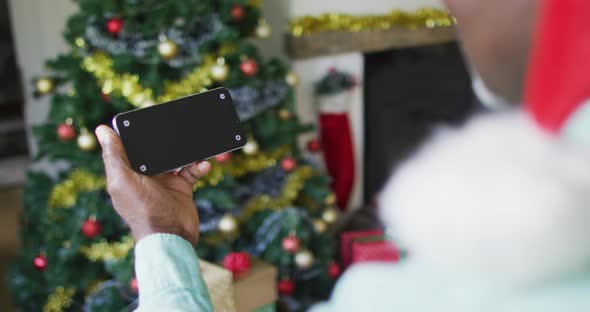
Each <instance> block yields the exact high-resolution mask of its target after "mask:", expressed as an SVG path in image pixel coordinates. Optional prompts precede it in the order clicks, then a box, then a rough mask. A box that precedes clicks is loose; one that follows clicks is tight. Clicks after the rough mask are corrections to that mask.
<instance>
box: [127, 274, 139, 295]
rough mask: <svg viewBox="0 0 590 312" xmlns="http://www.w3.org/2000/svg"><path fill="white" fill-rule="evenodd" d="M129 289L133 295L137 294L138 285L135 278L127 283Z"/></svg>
mask: <svg viewBox="0 0 590 312" xmlns="http://www.w3.org/2000/svg"><path fill="white" fill-rule="evenodd" d="M129 288H131V290H132V291H133V292H134V293H138V292H139V284H138V283H137V278H135V277H134V278H132V279H131V281H130V282H129Z"/></svg>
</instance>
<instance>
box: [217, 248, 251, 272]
mask: <svg viewBox="0 0 590 312" xmlns="http://www.w3.org/2000/svg"><path fill="white" fill-rule="evenodd" d="M223 266H224V267H225V268H226V269H228V270H230V271H231V272H232V273H233V274H241V273H245V272H247V271H248V270H250V255H249V254H248V253H246V252H230V253H229V254H228V255H227V256H225V258H224V259H223Z"/></svg>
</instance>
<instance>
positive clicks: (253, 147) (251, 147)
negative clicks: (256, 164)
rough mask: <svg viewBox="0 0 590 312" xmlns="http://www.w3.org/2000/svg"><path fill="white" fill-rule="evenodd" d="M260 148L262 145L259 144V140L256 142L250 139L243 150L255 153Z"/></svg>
mask: <svg viewBox="0 0 590 312" xmlns="http://www.w3.org/2000/svg"><path fill="white" fill-rule="evenodd" d="M259 150H260V146H259V145H258V142H256V141H255V140H254V139H249V140H248V142H246V145H244V147H243V148H242V151H243V152H244V154H246V155H254V154H256V153H258V151H259Z"/></svg>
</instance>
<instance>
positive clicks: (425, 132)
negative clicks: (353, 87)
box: [363, 42, 478, 204]
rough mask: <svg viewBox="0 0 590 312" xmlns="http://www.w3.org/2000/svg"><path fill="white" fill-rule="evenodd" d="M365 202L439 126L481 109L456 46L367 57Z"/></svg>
mask: <svg viewBox="0 0 590 312" xmlns="http://www.w3.org/2000/svg"><path fill="white" fill-rule="evenodd" d="M364 62H365V74H364V75H365V77H364V84H365V88H364V92H365V93H364V112H365V117H364V119H365V122H364V124H365V129H364V130H365V134H364V136H365V147H364V168H365V169H364V192H363V193H364V196H363V197H364V202H365V204H369V203H372V202H373V199H374V196H375V195H376V193H377V192H378V191H379V190H380V189H381V188H382V186H383V185H384V183H385V182H386V180H387V178H388V177H389V175H390V174H391V172H392V171H393V170H395V168H396V166H398V165H399V164H400V162H402V161H403V160H404V159H405V158H407V157H408V156H410V155H411V154H412V153H413V152H414V151H415V150H416V148H417V147H419V146H420V144H421V143H422V142H423V141H424V140H425V139H426V138H427V137H428V136H429V134H430V133H431V131H432V130H433V129H434V128H435V127H436V126H440V125H459V124H461V123H462V122H463V121H464V120H465V119H466V117H467V116H469V115H470V114H471V113H472V112H474V111H475V110H476V109H477V107H478V105H477V101H476V99H475V96H474V94H473V92H472V89H471V82H470V78H469V73H468V71H467V67H466V66H465V63H464V61H463V58H462V56H461V52H460V50H459V48H458V45H457V43H456V42H451V43H445V44H437V45H429V46H423V47H416V48H407V49H395V50H389V51H384V52H377V53H370V54H365V56H364Z"/></svg>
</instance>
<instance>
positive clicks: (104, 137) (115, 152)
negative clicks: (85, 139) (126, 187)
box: [95, 125, 131, 176]
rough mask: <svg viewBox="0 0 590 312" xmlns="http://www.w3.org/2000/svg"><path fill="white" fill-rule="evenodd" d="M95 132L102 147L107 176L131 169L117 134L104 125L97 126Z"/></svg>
mask: <svg viewBox="0 0 590 312" xmlns="http://www.w3.org/2000/svg"><path fill="white" fill-rule="evenodd" d="M95 133H96V137H97V138H98V142H99V143H100V146H101V147H102V161H103V162H104V167H105V171H106V173H107V176H109V175H116V174H121V173H128V172H129V171H131V167H130V166H129V160H128V159H127V153H126V152H125V148H124V147H123V143H122V142H121V139H120V138H119V136H118V135H117V134H116V133H115V132H114V131H113V130H112V129H111V128H109V127H107V126H104V125H101V126H98V128H96V131H95Z"/></svg>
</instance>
